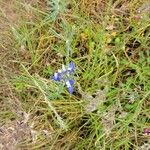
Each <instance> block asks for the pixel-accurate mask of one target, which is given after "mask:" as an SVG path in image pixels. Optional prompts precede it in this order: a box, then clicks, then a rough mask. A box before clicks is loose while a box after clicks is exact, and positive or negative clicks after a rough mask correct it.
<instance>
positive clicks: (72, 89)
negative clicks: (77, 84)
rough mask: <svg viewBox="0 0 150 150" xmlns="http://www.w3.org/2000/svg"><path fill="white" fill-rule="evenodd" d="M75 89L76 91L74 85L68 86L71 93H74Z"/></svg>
mask: <svg viewBox="0 0 150 150" xmlns="http://www.w3.org/2000/svg"><path fill="white" fill-rule="evenodd" d="M73 91H74V88H73V86H70V87H68V92H69V93H70V94H72V93H73Z"/></svg>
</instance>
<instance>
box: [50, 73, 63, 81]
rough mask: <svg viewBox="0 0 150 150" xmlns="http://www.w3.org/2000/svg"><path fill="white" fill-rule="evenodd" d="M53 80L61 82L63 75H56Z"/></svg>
mask: <svg viewBox="0 0 150 150" xmlns="http://www.w3.org/2000/svg"><path fill="white" fill-rule="evenodd" d="M52 79H53V80H55V81H60V80H61V73H57V72H55V73H54V76H52Z"/></svg>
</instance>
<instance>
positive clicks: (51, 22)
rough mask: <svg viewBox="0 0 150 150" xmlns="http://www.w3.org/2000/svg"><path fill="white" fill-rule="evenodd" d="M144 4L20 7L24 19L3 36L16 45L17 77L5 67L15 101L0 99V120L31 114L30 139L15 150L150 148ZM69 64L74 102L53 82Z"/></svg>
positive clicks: (149, 21) (119, 0) (64, 1)
mask: <svg viewBox="0 0 150 150" xmlns="http://www.w3.org/2000/svg"><path fill="white" fill-rule="evenodd" d="M146 2H147V1H143V0H132V1H128V0H124V1H123V0H116V1H113V0H107V1H103V0H101V1H98V0H95V1H92V0H81V1H78V0H73V1H71V0H61V1H60V0H47V1H45V2H41V1H39V3H33V4H30V5H29V4H26V5H25V4H24V3H23V2H22V1H21V0H20V1H17V0H16V4H15V9H16V11H17V12H19V11H20V10H21V11H20V15H21V16H19V17H20V18H19V21H18V23H17V25H15V24H12V23H11V24H9V29H11V34H8V35H5V37H7V36H8V43H9V39H11V43H12V44H11V46H9V47H8V48H7V49H11V53H10V54H9V55H12V57H10V58H9V63H8V62H7V64H8V66H10V65H11V66H13V67H12V68H13V71H8V70H9V69H8V68H9V67H8V68H7V67H6V68H5V66H4V65H3V64H2V65H1V66H2V67H1V72H2V77H3V78H5V80H4V83H3V84H2V85H5V84H6V86H7V89H6V88H5V89H4V93H7V94H10V95H11V96H4V94H2V96H1V97H0V98H1V101H0V105H1V107H2V108H1V110H2V111H1V112H0V113H1V115H0V119H1V122H2V123H3V124H11V122H12V121H15V120H19V118H20V117H21V115H20V111H21V112H24V114H26V115H25V116H24V115H22V117H23V118H24V119H27V120H26V122H25V123H26V124H27V126H28V130H30V132H31V133H32V134H31V136H30V137H28V138H26V140H25V139H24V140H22V141H19V142H18V143H17V144H18V147H21V149H24V148H27V149H30V150H32V149H33V150H41V149H43V150H45V149H52V150H55V149H57V150H69V149H70V150H72V149H73V150H84V149H85V150H107V149H112V150H119V149H120V150H129V149H135V150H136V149H139V148H140V147H141V146H142V145H144V144H145V143H149V142H150V141H149V136H148V135H145V134H143V132H144V128H149V127H150V109H149V108H150V102H149V100H150V44H149V43H150V15H149V10H148V7H149V6H148V5H150V4H147V5H145V6H144V4H146ZM146 6H147V7H146ZM2 15H3V14H2ZM0 44H1V45H2V46H3V48H4V47H5V45H6V44H5V45H4V44H3V43H0ZM6 61H7V60H6ZM71 61H72V62H74V63H75V74H74V80H75V84H74V93H73V94H72V95H71V94H69V93H68V91H67V88H66V87H65V86H63V85H62V84H61V83H59V82H56V81H54V80H52V79H51V78H50V77H51V76H52V75H53V74H54V73H55V72H56V71H57V70H58V69H59V68H61V66H62V64H65V65H67V64H68V63H69V62H71ZM10 68H11V67H10ZM7 69H8V70H7ZM8 89H9V90H8ZM7 91H8V92H7ZM12 95H13V96H12ZM8 98H9V100H10V101H9V102H8ZM21 120H23V119H21ZM24 130H25V129H24ZM25 132H26V131H25Z"/></svg>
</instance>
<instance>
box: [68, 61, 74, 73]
mask: <svg viewBox="0 0 150 150" xmlns="http://www.w3.org/2000/svg"><path fill="white" fill-rule="evenodd" d="M74 69H75V64H74V63H73V62H70V63H69V67H68V71H70V72H73V71H74Z"/></svg>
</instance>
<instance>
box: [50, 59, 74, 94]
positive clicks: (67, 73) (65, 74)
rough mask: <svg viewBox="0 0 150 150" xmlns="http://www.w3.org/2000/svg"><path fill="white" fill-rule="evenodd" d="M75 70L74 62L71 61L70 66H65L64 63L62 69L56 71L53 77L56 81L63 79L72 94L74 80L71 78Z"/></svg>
mask: <svg viewBox="0 0 150 150" xmlns="http://www.w3.org/2000/svg"><path fill="white" fill-rule="evenodd" d="M74 71H75V64H74V63H73V62H70V63H69V65H68V67H65V65H62V69H59V70H58V72H55V73H54V75H53V76H52V79H53V80H55V81H63V82H64V83H65V85H66V86H67V89H68V92H69V93H70V94H72V93H73V91H74V87H73V84H74V81H73V80H72V79H71V77H72V76H73V72H74Z"/></svg>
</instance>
